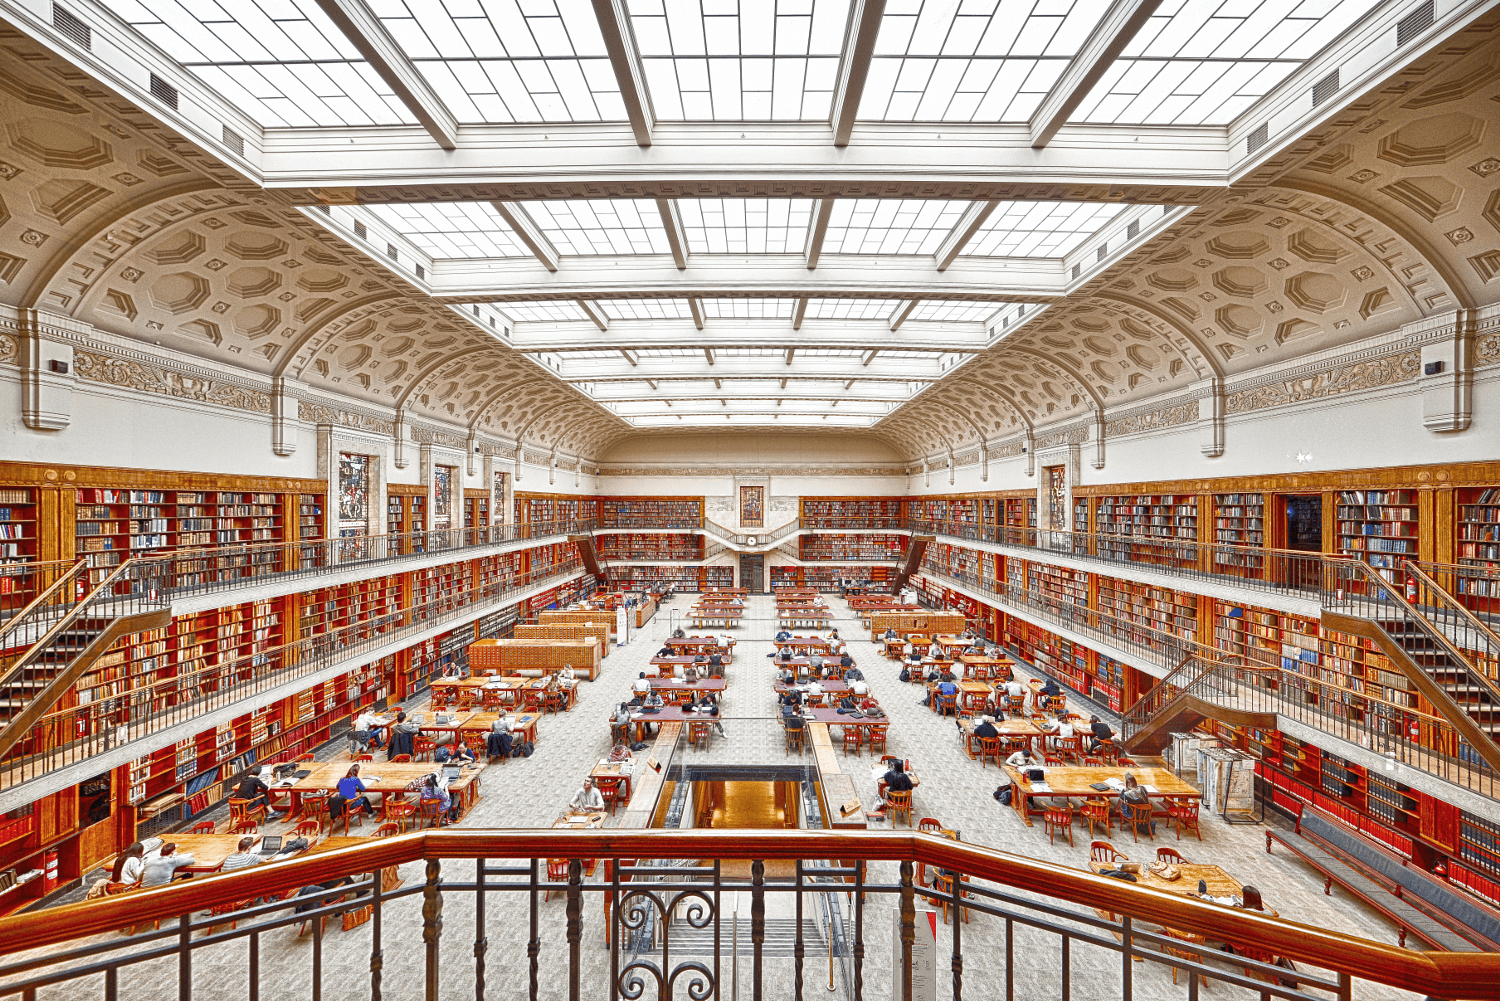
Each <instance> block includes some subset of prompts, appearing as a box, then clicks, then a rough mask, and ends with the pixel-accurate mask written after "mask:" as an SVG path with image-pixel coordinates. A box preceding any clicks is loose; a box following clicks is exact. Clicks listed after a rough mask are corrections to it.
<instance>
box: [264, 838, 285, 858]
mask: <svg viewBox="0 0 1500 1001" xmlns="http://www.w3.org/2000/svg"><path fill="white" fill-rule="evenodd" d="M279 851H281V835H279V834H267V835H265V836H264V837H262V838H261V839H260V853H261V854H262V855H275V854H276V853H277V852H279Z"/></svg>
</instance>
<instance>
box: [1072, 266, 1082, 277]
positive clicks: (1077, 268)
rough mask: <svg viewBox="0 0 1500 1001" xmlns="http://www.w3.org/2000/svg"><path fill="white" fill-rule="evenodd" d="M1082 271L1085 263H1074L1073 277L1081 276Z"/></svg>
mask: <svg viewBox="0 0 1500 1001" xmlns="http://www.w3.org/2000/svg"><path fill="white" fill-rule="evenodd" d="M1082 271H1083V265H1081V264H1075V265H1073V277H1074V278H1077V277H1078V276H1079V274H1080V273H1082Z"/></svg>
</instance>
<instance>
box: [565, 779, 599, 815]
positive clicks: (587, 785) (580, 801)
mask: <svg viewBox="0 0 1500 1001" xmlns="http://www.w3.org/2000/svg"><path fill="white" fill-rule="evenodd" d="M568 809H570V810H577V811H579V812H581V813H598V812H599V811H600V810H603V809H604V796H603V794H601V793H600V792H599V790H598V789H595V788H594V780H593V778H586V779H584V780H583V788H582V789H580V790H578V791H577V792H576V793H574V794H573V799H572V801H571V802H570V803H568Z"/></svg>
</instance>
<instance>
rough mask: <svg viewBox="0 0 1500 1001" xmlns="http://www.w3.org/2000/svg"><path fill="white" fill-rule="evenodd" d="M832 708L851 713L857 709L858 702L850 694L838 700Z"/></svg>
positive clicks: (852, 694) (851, 693)
mask: <svg viewBox="0 0 1500 1001" xmlns="http://www.w3.org/2000/svg"><path fill="white" fill-rule="evenodd" d="M834 708H836V709H843V710H846V711H852V710H854V709H858V708H859V700H858V699H856V698H855V697H854V693H853V692H850V693H848V694H846V695H845V696H844V697H843V698H841V699H839V701H838V704H837V705H836V706H835V707H834Z"/></svg>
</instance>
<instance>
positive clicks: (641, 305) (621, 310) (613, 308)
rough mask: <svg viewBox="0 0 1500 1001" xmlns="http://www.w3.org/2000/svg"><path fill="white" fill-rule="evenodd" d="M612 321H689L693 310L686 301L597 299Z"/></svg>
mask: <svg viewBox="0 0 1500 1001" xmlns="http://www.w3.org/2000/svg"><path fill="white" fill-rule="evenodd" d="M594 302H595V304H596V305H598V306H600V307H601V308H602V309H603V310H604V312H605V314H606V315H607V316H608V317H609V318H610V319H611V320H687V319H692V316H693V313H692V310H690V309H689V308H688V304H687V300H686V299H596V300H594Z"/></svg>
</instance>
